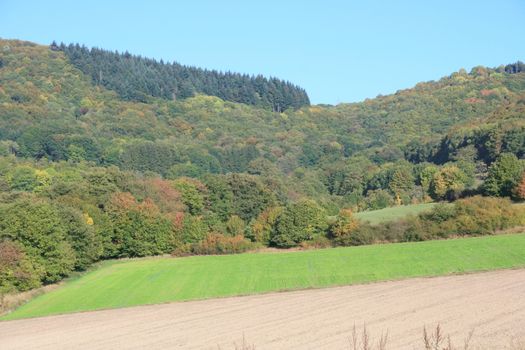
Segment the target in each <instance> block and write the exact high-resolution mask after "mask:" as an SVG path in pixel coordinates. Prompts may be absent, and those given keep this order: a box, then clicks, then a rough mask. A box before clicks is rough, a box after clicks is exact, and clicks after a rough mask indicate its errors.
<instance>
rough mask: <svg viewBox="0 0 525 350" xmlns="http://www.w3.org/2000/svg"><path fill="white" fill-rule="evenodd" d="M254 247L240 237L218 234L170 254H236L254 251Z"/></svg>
mask: <svg viewBox="0 0 525 350" xmlns="http://www.w3.org/2000/svg"><path fill="white" fill-rule="evenodd" d="M255 246H256V245H255V244H254V243H252V242H250V241H249V240H247V239H245V238H244V236H242V235H236V236H225V235H223V234H220V233H210V234H208V235H207V236H206V238H204V239H203V240H202V241H200V242H197V243H193V244H185V245H182V246H180V247H178V248H177V249H175V251H174V252H173V253H172V254H173V255H175V256H185V255H210V254H219V255H220V254H238V253H243V252H246V251H248V250H251V249H254V248H255Z"/></svg>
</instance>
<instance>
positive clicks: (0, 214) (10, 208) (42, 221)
mask: <svg viewBox="0 0 525 350" xmlns="http://www.w3.org/2000/svg"><path fill="white" fill-rule="evenodd" d="M67 234H68V232H67V228H66V226H65V225H64V223H63V222H62V220H61V218H60V215H59V212H58V211H57V210H56V208H55V207H54V206H53V205H51V204H49V203H48V202H46V201H44V200H40V199H36V198H27V199H21V200H17V201H16V202H14V203H12V204H8V205H3V206H1V207H0V241H1V240H6V239H9V240H12V241H14V242H17V243H19V244H20V245H21V246H22V247H23V249H24V252H25V253H26V254H27V255H28V257H30V258H31V260H32V261H33V262H34V266H35V268H37V269H43V271H44V275H43V277H42V281H43V282H45V283H52V282H57V281H59V280H60V279H62V278H63V277H65V276H67V275H69V273H70V272H71V271H72V270H73V268H74V266H75V252H74V250H73V249H72V248H71V245H70V244H69V243H68V239H67Z"/></svg>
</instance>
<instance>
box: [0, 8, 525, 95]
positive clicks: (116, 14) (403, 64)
mask: <svg viewBox="0 0 525 350" xmlns="http://www.w3.org/2000/svg"><path fill="white" fill-rule="evenodd" d="M0 37H2V38H9V39H12V38H17V39H24V40H30V41H34V42H37V43H41V44H49V43H50V42H51V41H52V40H57V41H58V42H60V41H63V42H65V43H70V42H78V43H81V44H86V45H87V46H97V47H101V48H105V49H111V50H119V51H124V50H128V51H129V52H131V53H134V54H141V55H143V56H148V57H155V58H158V59H160V58H162V59H164V60H169V61H173V60H174V61H177V62H180V63H183V64H188V65H195V66H199V67H205V68H212V69H219V70H230V71H236V72H241V73H249V74H257V73H261V74H264V75H266V76H276V77H279V78H282V79H287V80H290V81H292V82H293V83H296V84H298V85H300V86H302V87H304V88H305V89H306V90H307V92H308V93H309V95H310V98H311V100H312V102H313V103H331V104H335V103H339V102H353V101H359V100H362V99H364V98H367V97H375V96H376V95H378V94H387V93H392V92H395V91H396V90H398V89H403V88H408V87H411V86H413V85H414V84H416V83H417V82H419V81H426V80H434V79H438V78H440V77H441V76H444V75H448V74H450V73H451V72H453V71H457V70H458V69H460V68H466V69H470V68H472V67H474V66H476V65H485V66H498V65H500V64H506V63H511V62H515V61H517V60H522V61H525V1H524V0H493V1H485V0H419V1H416V0H414V1H408V0H406V1H402V0H400V1H395V0H392V1H386V0H385V1H364V0H363V1H351V0H346V1H343V0H341V1H338V0H323V1H321V0H318V1H317V0H316V1H313V0H312V1H308V0H302V1H295V0H289V1H287V0H280V1H279V0H259V1H250V0H244V1H241V0H238V1H234V0H223V1H220V0H216V1H213V0H173V1H167V0H166V1H154V0H149V1H146V0H144V1H134V0H126V1H111V0H103V1H101V0H90V1H53V0H46V1H44V0H39V1H36V0H35V1H24V0H0Z"/></svg>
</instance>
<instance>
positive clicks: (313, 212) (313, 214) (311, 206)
mask: <svg viewBox="0 0 525 350" xmlns="http://www.w3.org/2000/svg"><path fill="white" fill-rule="evenodd" d="M326 227H327V223H326V215H325V212H324V210H323V209H322V208H321V207H320V206H319V205H318V204H317V203H316V202H314V201H312V200H302V201H300V202H297V203H293V204H290V205H288V206H286V207H285V208H284V210H283V212H282V214H281V215H280V216H279V217H278V218H277V220H276V222H275V228H274V230H273V232H272V235H271V242H272V243H273V244H274V245H275V246H277V247H281V248H289V247H294V246H296V245H297V244H299V243H301V242H303V241H307V240H311V239H313V238H314V237H315V236H318V235H320V234H322V233H324V230H325V229H326Z"/></svg>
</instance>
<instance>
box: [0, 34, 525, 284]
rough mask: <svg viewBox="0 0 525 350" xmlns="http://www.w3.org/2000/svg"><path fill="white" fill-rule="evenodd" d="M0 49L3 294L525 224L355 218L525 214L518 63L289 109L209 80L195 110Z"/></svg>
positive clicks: (496, 219)
mask: <svg viewBox="0 0 525 350" xmlns="http://www.w3.org/2000/svg"><path fill="white" fill-rule="evenodd" d="M75 47H76V46H74V47H73V48H75ZM0 48H1V49H0V252H2V253H3V254H2V255H1V256H2V258H4V260H0V292H4V291H8V292H9V291H13V290H27V289H31V288H34V287H36V286H39V285H40V284H42V283H44V284H45V283H52V282H56V281H59V280H61V279H62V278H64V277H65V276H68V275H69V274H70V273H71V271H73V270H83V269H86V268H87V267H88V266H90V264H92V263H93V262H95V261H98V260H102V259H110V258H120V257H136V256H151V255H160V254H169V253H174V254H177V255H188V254H210V253H220V254H222V253H237V252H243V251H247V250H250V249H254V248H255V247H260V246H273V247H279V248H289V247H296V246H303V245H304V246H309V245H311V246H314V247H317V246H331V245H361V244H371V243H376V242H399V241H418V240H427V239H434V238H446V237H449V236H452V235H456V234H460V235H481V234H492V233H494V232H496V231H499V230H504V229H507V228H509V227H513V226H516V225H519V224H521V223H522V221H523V217H522V213H521V212H520V210H519V209H517V208H515V207H512V206H511V205H510V201H508V200H504V199H497V198H480V197H475V198H467V199H464V200H460V201H457V202H456V205H454V206H448V207H447V206H439V205H438V206H435V207H433V209H432V211H430V212H429V213H424V214H420V215H418V216H412V217H409V218H407V219H403V220H401V221H400V222H395V223H384V224H383V223H380V224H378V225H376V226H373V227H372V226H370V225H369V224H366V223H359V222H357V221H356V219H355V217H354V216H353V214H352V212H356V211H363V210H369V209H370V210H374V209H381V208H385V207H389V206H394V205H400V204H419V203H426V202H431V201H446V200H457V199H459V198H463V197H471V196H473V195H476V194H488V195H491V196H494V197H512V198H513V199H518V200H520V199H525V180H524V179H523V171H524V169H525V164H524V162H523V161H522V160H521V159H520V158H522V156H523V154H524V150H525V136H524V135H525V133H524V132H523V130H524V129H523V125H522V123H523V106H524V103H523V101H524V93H525V73H523V72H521V71H520V70H521V68H520V67H521V66H520V64H516V65H511V66H508V67H500V68H496V69H491V68H485V67H476V68H475V69H473V70H472V72H470V73H467V72H465V71H460V72H456V73H453V74H451V75H450V76H448V77H444V78H442V79H440V80H439V81H435V82H426V83H420V84H418V85H416V86H415V87H414V88H411V89H406V90H400V91H398V92H397V93H395V94H392V95H389V96H380V97H377V98H375V99H370V100H366V101H363V102H360V103H352V104H341V105H338V106H305V105H304V104H306V103H304V104H302V105H303V106H302V107H301V108H298V109H294V108H288V109H286V110H284V111H281V112H277V111H278V110H281V109H280V108H268V105H265V104H264V103H263V104H262V105H259V104H258V103H255V105H251V104H243V103H236V102H232V101H226V100H223V99H220V98H218V97H216V96H207V95H204V94H203V93H205V92H206V91H207V90H206V89H205V87H206V86H207V85H206V84H205V83H203V81H202V80H200V82H199V84H201V85H200V87H199V88H198V89H196V90H195V91H194V92H195V93H196V94H195V96H193V97H190V96H185V98H177V99H173V98H166V96H162V94H161V95H159V96H157V95H158V94H156V93H155V92H154V91H153V92H152V91H150V90H149V88H147V89H146V90H147V91H146V90H144V91H142V90H140V89H134V88H133V89H131V90H129V91H134V92H137V93H141V96H142V97H144V95H143V94H142V93H144V92H147V97H146V98H135V97H133V96H127V95H126V91H123V90H120V87H118V86H112V85H111V84H110V82H111V81H112V82H115V81H117V80H118V77H119V75H118V74H116V75H114V76H111V75H108V74H107V73H104V74H103V75H104V76H106V79H109V80H102V81H97V80H96V79H94V76H93V72H96V71H97V65H98V64H100V62H99V61H96V60H95V61H92V62H91V63H90V64H92V65H91V66H89V65H88V66H89V67H88V68H90V70H87V69H86V66H85V65H84V64H83V63H82V64H80V63H78V62H76V63H75V62H74V60H72V59H71V55H73V53H72V52H69V53H67V52H63V51H62V50H65V51H67V50H69V49H68V48H66V47H62V49H61V48H59V47H47V46H41V45H36V44H33V43H29V42H23V41H16V40H0ZM75 50H76V49H75ZM79 50H81V51H82V50H84V51H82V52H83V53H82V55H86V57H91V56H90V55H94V53H98V54H101V55H103V56H108V57H109V58H107V60H106V59H104V60H103V61H104V62H106V63H107V62H109V63H107V64H108V66H107V67H106V68H107V69H110V68H109V67H117V66H118V67H120V68H122V69H124V68H125V69H124V71H125V74H129V75H130V78H129V81H134V79H138V80H140V78H141V75H140V74H141V73H140V71H141V69H142V68H140V69H138V68H136V67H129V66H128V65H131V66H133V65H135V64H136V65H137V66H138V67H140V66H141V65H142V64H145V65H149V64H151V66H152V67H153V68H151V69H160V68H162V67H164V68H166V66H165V65H166V64H164V63H160V62H158V63H155V62H154V61H151V60H147V59H144V58H140V57H132V56H130V57H127V56H126V55H125V54H124V56H121V55H119V54H117V53H109V52H107V51H100V50H94V51H93V50H91V51H89V52H88V51H87V49H82V48H79ZM122 57H124V59H121V58H122ZM117 58H118V59H121V60H120V63H119V64H118V65H117V66H113V64H116V63H115V62H116V61H115V60H117ZM146 63H147V64H146ZM159 67H160V68H159ZM164 68H162V69H164ZM137 69H138V70H137ZM188 69H190V68H188ZM192 69H193V68H192ZM110 70H111V69H110ZM190 70H191V69H190ZM99 71H100V70H99ZM198 72H200V73H199V74H201V73H202V74H204V75H203V76H201V77H204V76H206V74H207V73H206V72H203V71H198ZM139 73H140V74H139ZM135 74H137V75H136V76H135ZM155 76H156V75H153V77H155ZM110 77H111V79H110ZM95 78H96V77H95ZM116 79H117V80H116ZM243 79H244V78H243ZM246 79H248V78H246ZM249 79H251V78H249ZM138 80H137V81H138ZM241 80H242V79H241ZM166 82H167V81H164V82H159V84H160V83H166ZM283 86H287V85H286V83H285V85H283ZM109 88H111V89H115V90H116V91H113V90H110V89H109ZM168 97H169V96H168ZM234 100H235V99H234ZM297 107H299V106H297ZM478 130H479V131H478Z"/></svg>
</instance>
